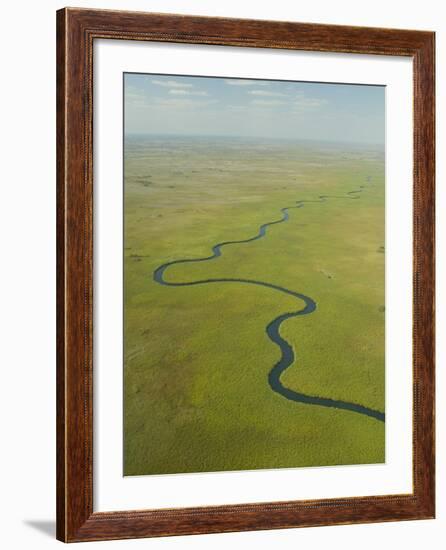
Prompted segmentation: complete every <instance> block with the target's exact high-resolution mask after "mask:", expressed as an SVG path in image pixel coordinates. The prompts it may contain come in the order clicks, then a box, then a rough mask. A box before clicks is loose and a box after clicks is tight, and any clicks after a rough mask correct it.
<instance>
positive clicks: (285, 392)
mask: <svg viewBox="0 0 446 550" xmlns="http://www.w3.org/2000/svg"><path fill="white" fill-rule="evenodd" d="M370 180H371V178H370V177H368V178H367V181H368V183H370ZM364 187H365V186H364V185H361V186H360V187H359V189H357V190H355V191H349V192H348V193H346V194H345V195H319V197H318V198H317V199H316V200H302V201H297V202H296V203H295V205H294V206H288V207H285V208H281V210H280V211H281V213H282V217H281V218H280V219H278V220H275V221H271V222H267V223H264V224H262V225H261V226H260V228H259V231H258V233H257V235H255V236H254V237H251V238H249V239H244V240H240V241H225V242H221V243H218V244H216V245H214V246H213V247H212V254H211V255H210V256H206V257H205V258H186V259H181V260H173V261H171V262H167V263H165V264H162V265H160V266H159V267H158V268H156V269H155V271H154V272H153V279H154V280H155V281H156V282H157V283H159V284H161V285H165V286H195V285H204V284H224V283H235V284H247V285H258V286H263V287H266V288H269V289H271V290H274V291H276V292H281V293H283V294H288V295H291V296H294V297H295V298H297V299H298V300H299V301H301V302H303V303H304V307H303V308H302V309H299V310H297V311H293V312H291V313H283V314H282V315H279V316H278V317H276V318H275V319H273V320H272V321H271V322H270V323H269V324H268V325H267V326H266V334H267V335H268V338H269V339H270V340H271V341H272V342H273V343H274V344H276V345H277V346H278V347H279V349H280V351H281V357H280V360H279V361H278V363H276V364H275V365H274V366H273V368H272V369H271V371H270V372H269V375H268V382H269V385H270V387H271V388H272V390H273V391H275V392H277V393H278V394H279V395H281V396H282V397H285V398H286V399H289V400H290V401H296V402H298V403H306V404H308V405H316V406H320V407H334V408H336V409H343V410H346V411H350V412H354V413H358V414H362V415H365V416H369V417H371V418H374V419H376V420H379V421H381V422H384V421H385V414H384V413H383V412H381V411H378V410H375V409H371V408H369V407H365V406H363V405H360V404H358V403H350V402H348V401H340V400H337V399H330V398H328V397H319V396H316V395H307V394H304V393H300V392H297V391H294V390H292V389H290V388H287V387H286V386H284V385H283V384H282V382H281V380H280V378H281V376H282V374H283V373H284V371H285V370H286V369H287V368H288V367H290V366H291V365H292V364H293V363H294V361H295V359H296V357H295V354H294V350H293V348H292V346H291V345H290V343H289V342H287V341H286V340H285V339H284V338H283V337H282V336H281V335H280V326H281V325H282V323H284V322H285V321H287V320H288V319H292V318H293V317H299V316H302V315H309V314H311V313H313V311H315V310H316V302H315V301H314V300H313V299H312V298H310V297H309V296H306V295H305V294H301V293H299V292H295V291H294V290H290V289H288V288H284V287H282V286H279V285H275V284H272V283H267V282H264V281H257V280H255V279H232V278H221V279H201V280H197V281H190V282H183V283H181V282H176V283H174V282H169V281H166V280H165V278H164V276H165V273H166V271H167V270H168V269H169V268H171V267H172V266H174V265H179V264H187V263H197V262H207V261H210V260H214V259H215V258H218V257H219V256H221V255H222V248H223V247H225V246H229V245H232V244H245V243H250V242H253V241H256V240H258V239H261V238H262V237H264V236H265V235H266V230H267V228H268V227H270V226H272V225H277V224H279V223H285V222H287V221H288V219H289V213H288V211H289V210H290V209H292V208H303V207H304V206H305V204H308V203H321V202H325V201H326V200H328V199H352V200H357V199H359V198H360V197H359V196H357V195H358V194H359V193H361V192H362V191H363V189H364Z"/></svg>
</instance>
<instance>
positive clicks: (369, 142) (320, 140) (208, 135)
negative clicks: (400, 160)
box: [124, 132, 386, 148]
mask: <svg viewBox="0 0 446 550" xmlns="http://www.w3.org/2000/svg"><path fill="white" fill-rule="evenodd" d="M131 136H140V137H142V136H144V137H184V138H232V139H234V138H236V139H253V140H255V139H259V140H271V141H303V142H314V143H332V144H343V145H358V146H363V145H369V146H375V147H381V148H385V145H386V144H385V142H379V143H378V142H371V141H346V140H336V141H335V140H330V139H315V138H294V137H276V136H252V135H236V134H177V133H159V132H158V133H152V132H124V138H126V137H131Z"/></svg>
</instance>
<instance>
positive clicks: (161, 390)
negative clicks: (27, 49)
mask: <svg viewBox="0 0 446 550" xmlns="http://www.w3.org/2000/svg"><path fill="white" fill-rule="evenodd" d="M434 50H435V47H434V33H432V32H427V31H426V32H424V31H423V32H422V31H411V30H395V29H378V28H361V27H343V26H331V25H315V24H304V23H290V22H273V21H257V20H236V19H225V18H207V17H192V16H181V15H166V14H151V13H131V12H124V11H123V12H114V11H97V10H90V9H87V10H85V9H76V8H66V9H63V10H60V11H59V12H58V13H57V70H58V74H57V81H58V88H57V116H58V121H57V147H58V160H57V177H58V184H57V189H58V196H57V200H58V219H57V229H58V245H57V252H58V266H57V279H58V290H57V293H58V294H57V298H58V309H57V312H58V337H57V343H58V349H57V363H58V367H57V392H58V393H57V408H58V410H57V414H58V420H57V436H58V443H57V537H58V538H59V539H60V540H63V541H66V542H73V541H89V540H107V539H124V538H136V537H150V536H164V535H182V534H193V533H196V534H198V533H212V532H225V531H243V530H256V529H278V528H291V527H304V526H317V525H334V524H345V523H359V522H378V521H391V520H411V519H427V518H433V517H434V504H435V484H434V252H433V251H434Z"/></svg>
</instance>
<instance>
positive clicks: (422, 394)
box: [57, 8, 435, 542]
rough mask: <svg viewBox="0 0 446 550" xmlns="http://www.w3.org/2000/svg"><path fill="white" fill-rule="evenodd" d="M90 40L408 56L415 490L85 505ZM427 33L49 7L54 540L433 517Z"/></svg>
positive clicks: (430, 59)
mask: <svg viewBox="0 0 446 550" xmlns="http://www.w3.org/2000/svg"><path fill="white" fill-rule="evenodd" d="M99 38H107V39H113V40H137V41H158V42H178V43H188V44H211V45H220V46H241V47H244V46H249V47H256V48H279V49H288V50H307V51H316V52H346V53H359V54H374V55H385V56H392V55H394V56H396V55H397V56H407V57H409V58H411V59H412V60H413V71H414V72H413V74H414V82H413V92H414V111H413V112H414V156H413V162H414V172H413V173H414V181H413V205H414V218H413V237H414V247H413V267H414V277H413V289H414V301H413V308H414V309H413V311H414V315H413V404H414V410H413V493H412V494H402V495H398V494H395V495H385V496H365V497H353V498H340V499H339V498H338V499H322V500H310V501H289V502H270V503H261V504H249V503H247V504H243V505H227V506H226V505H225V506H211V507H200V508H183V509H161V510H123V511H120V512H94V511H93V393H92V379H93V373H94V365H93V354H92V350H93V320H92V319H93V227H92V224H93V207H94V206H93V171H92V167H93V146H92V143H93V142H92V131H93V106H92V105H93V103H92V94H93V76H92V75H93V63H94V59H93V42H94V40H96V39H99ZM434 40H435V35H434V33H432V32H424V31H423V32H422V31H410V30H394V29H380V28H361V27H346V26H331V25H316V24H301V23H289V22H275V21H255V20H237V19H226V18H209V17H192V16H182V15H163V14H151V13H130V12H118V11H97V10H90V9H76V8H66V9H62V10H60V11H58V12H57V538H58V539H59V540H62V541H65V542H73V541H92V540H108V539H125V538H137V537H151V536H165V535H184V534H194V533H195V534H198V533H215V532H228V531H247V530H257V529H278V528H291V527H303V526H317V525H334V524H346V523H365V522H379V521H391V520H411V519H426V518H433V517H434V508H435V476H434V173H435V172H434V89H435V88H434V48H435V45H434V44H435V41H434Z"/></svg>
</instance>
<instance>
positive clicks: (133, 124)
mask: <svg viewBox="0 0 446 550" xmlns="http://www.w3.org/2000/svg"><path fill="white" fill-rule="evenodd" d="M124 101H125V111H124V117H125V118H124V121H125V133H126V135H129V134H157V135H162V134H176V135H192V136H203V135H212V136H238V137H254V138H255V137H259V138H260V137H261V138H273V139H278V138H282V139H296V140H317V141H333V142H356V143H372V144H377V145H383V144H384V133H385V87H384V86H365V85H354V84H321V83H312V82H289V81H277V80H240V79H225V78H211V77H187V76H167V75H148V74H134V73H126V74H125V75H124Z"/></svg>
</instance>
